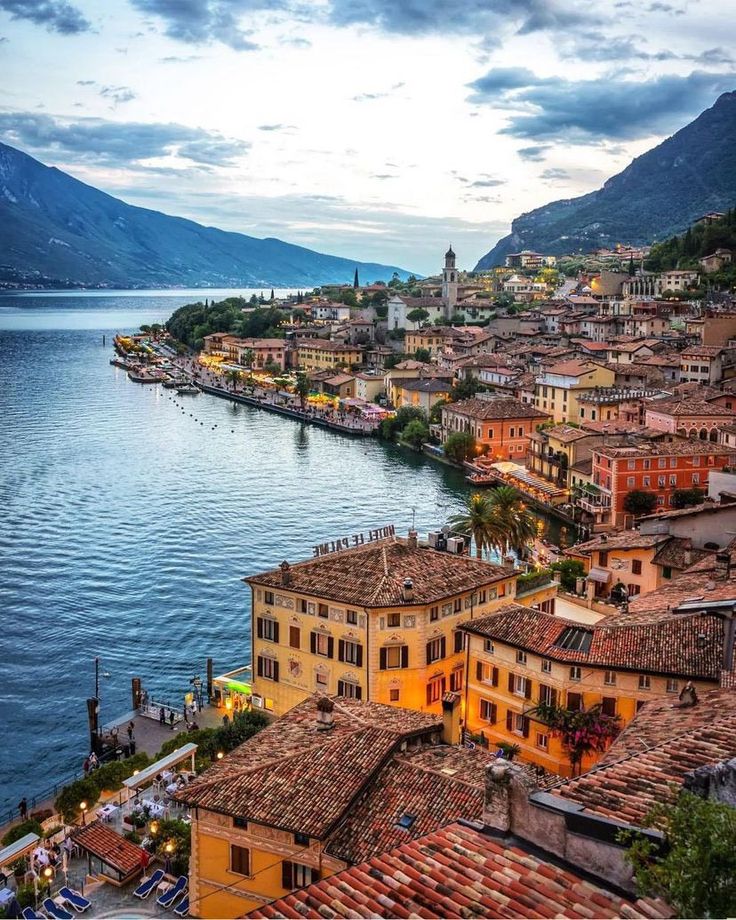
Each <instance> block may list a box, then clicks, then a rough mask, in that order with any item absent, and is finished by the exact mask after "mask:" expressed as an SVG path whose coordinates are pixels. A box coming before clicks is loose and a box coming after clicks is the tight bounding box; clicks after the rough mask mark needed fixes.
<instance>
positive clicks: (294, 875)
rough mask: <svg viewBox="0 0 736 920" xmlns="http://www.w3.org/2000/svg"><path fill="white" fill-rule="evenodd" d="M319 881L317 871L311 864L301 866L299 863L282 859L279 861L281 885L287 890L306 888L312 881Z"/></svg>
mask: <svg viewBox="0 0 736 920" xmlns="http://www.w3.org/2000/svg"><path fill="white" fill-rule="evenodd" d="M318 881H319V871H318V870H317V869H313V868H312V867H311V866H303V865H302V864H301V863H294V862H288V861H287V860H284V861H283V862H282V863H281V887H282V888H285V889H286V890H287V891H293V890H294V889H295V888H306V886H307V885H311V884H312V883H313V882H318Z"/></svg>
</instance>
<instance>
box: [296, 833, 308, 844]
mask: <svg viewBox="0 0 736 920" xmlns="http://www.w3.org/2000/svg"><path fill="white" fill-rule="evenodd" d="M294 843H295V844H296V845H297V846H300V847H308V846H309V834H294Z"/></svg>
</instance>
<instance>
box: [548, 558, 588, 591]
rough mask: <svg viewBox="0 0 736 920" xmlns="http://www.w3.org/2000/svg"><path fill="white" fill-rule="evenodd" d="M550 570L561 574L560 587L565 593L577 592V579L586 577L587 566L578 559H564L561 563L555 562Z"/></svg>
mask: <svg viewBox="0 0 736 920" xmlns="http://www.w3.org/2000/svg"><path fill="white" fill-rule="evenodd" d="M550 569H551V570H552V571H553V572H558V573H559V575H560V586H561V587H562V588H563V589H564V590H565V591H571V592H572V591H575V588H576V587H577V579H578V578H583V576H584V575H585V566H584V565H583V563H582V562H580V561H579V560H578V559H562V560H561V561H560V562H553V563H552V565H551V566H550Z"/></svg>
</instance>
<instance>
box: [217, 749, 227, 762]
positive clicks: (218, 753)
mask: <svg viewBox="0 0 736 920" xmlns="http://www.w3.org/2000/svg"><path fill="white" fill-rule="evenodd" d="M224 756H225V755H224V754H223V753H222V751H218V752H217V759H218V760H222V758H223V757H224Z"/></svg>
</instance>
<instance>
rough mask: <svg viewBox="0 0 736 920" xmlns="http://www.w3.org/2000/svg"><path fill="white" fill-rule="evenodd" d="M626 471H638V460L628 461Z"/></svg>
mask: <svg viewBox="0 0 736 920" xmlns="http://www.w3.org/2000/svg"><path fill="white" fill-rule="evenodd" d="M626 469H628V470H635V469H636V460H627V461H626Z"/></svg>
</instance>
